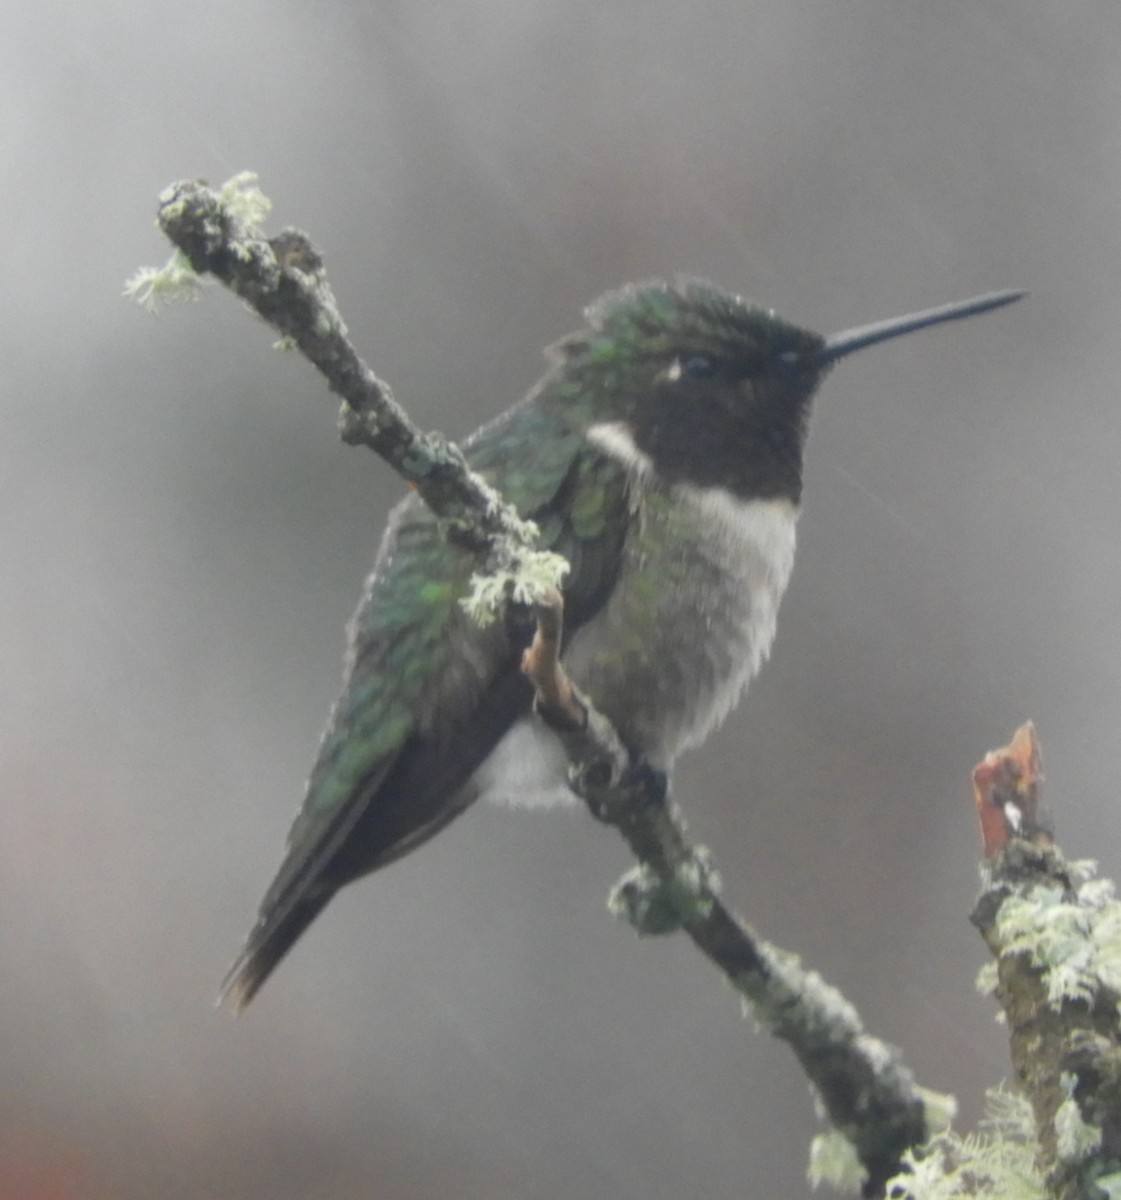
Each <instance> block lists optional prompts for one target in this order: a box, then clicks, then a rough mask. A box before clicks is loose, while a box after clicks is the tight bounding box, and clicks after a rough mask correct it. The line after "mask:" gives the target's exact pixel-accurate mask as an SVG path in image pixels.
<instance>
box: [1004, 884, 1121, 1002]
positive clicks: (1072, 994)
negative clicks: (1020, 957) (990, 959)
mask: <svg viewBox="0 0 1121 1200" xmlns="http://www.w3.org/2000/svg"><path fill="white" fill-rule="evenodd" d="M1077 865H1078V867H1079V868H1080V872H1079V873H1080V875H1081V876H1082V882H1081V883H1079V884H1078V886H1077V888H1076V889H1075V893H1074V896H1073V898H1071V897H1069V895H1068V893H1067V892H1065V891H1064V889H1063V888H1061V887H1059V886H1058V885H1056V886H1054V887H1046V888H1045V887H1036V888H1033V889H1032V890H1031V892H1030V894H1029V895H1027V896H1009V897H1008V898H1007V899H1006V900H1005V901H1004V903H1003V904H1002V905H1001V907H1000V912H999V913H998V915H997V920H996V936H997V938H998V940H999V941H1000V943H1001V945H1002V947H1003V949H1002V951H1001V953H1002V955H1015V954H1026V955H1028V956H1029V957H1030V959H1031V961H1032V963H1033V965H1035V966H1037V967H1039V968H1040V970H1041V971H1042V973H1043V980H1044V983H1045V985H1046V987H1047V999H1048V1003H1049V1004H1050V1005H1051V1007H1052V1008H1054V1009H1059V1008H1061V1006H1062V1004H1063V1002H1064V1001H1067V1000H1080V1001H1083V1002H1086V1003H1092V1002H1093V1001H1094V1000H1095V999H1096V998H1097V997H1098V996H1099V993H1100V992H1101V991H1102V990H1103V989H1106V990H1107V991H1108V992H1110V993H1112V994H1113V996H1117V995H1119V994H1121V904H1119V903H1118V901H1117V900H1116V899H1115V897H1114V895H1113V885H1112V884H1111V883H1110V881H1109V880H1106V879H1096V878H1093V877H1092V875H1091V874H1090V870H1091V868H1090V867H1089V865H1088V864H1085V863H1079V864H1077Z"/></svg>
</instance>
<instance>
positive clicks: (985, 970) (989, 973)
mask: <svg viewBox="0 0 1121 1200" xmlns="http://www.w3.org/2000/svg"><path fill="white" fill-rule="evenodd" d="M998 983H1000V972H999V971H998V970H997V965H996V963H995V962H993V961H992V960H991V959H990V960H989V962H987V963H984V964H983V965H982V966H981V968H980V970H978V972H977V978H976V979H975V980H974V984H975V986H976V988H977V990H978V991H979V992H980V993H981V995H982V996H992V995H995V994H996V988H997V984H998Z"/></svg>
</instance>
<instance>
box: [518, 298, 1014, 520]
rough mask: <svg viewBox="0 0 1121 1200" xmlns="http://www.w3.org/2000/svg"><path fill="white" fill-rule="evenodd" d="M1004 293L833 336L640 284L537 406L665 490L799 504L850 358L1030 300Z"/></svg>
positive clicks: (595, 318) (604, 315)
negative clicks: (834, 371) (828, 388)
mask: <svg viewBox="0 0 1121 1200" xmlns="http://www.w3.org/2000/svg"><path fill="white" fill-rule="evenodd" d="M1023 294H1024V293H1023V292H1016V291H1007V292H994V293H991V294H989V295H986V296H981V297H978V298H976V299H974V300H967V301H962V302H959V303H955V304H947V305H944V306H943V307H941V308H936V309H929V310H926V311H924V312H920V313H914V314H909V315H907V316H905V317H895V318H891V319H889V320H886V321H879V322H876V323H875V324H872V325H866V326H861V327H859V328H856V329H851V330H847V331H845V332H843V333H839V334H833V335H831V336H830V337H822V336H821V335H820V334H817V333H811V332H810V331H809V330H805V329H799V328H798V327H797V326H796V325H791V324H789V323H788V322H786V321H783V320H782V319H781V318H779V317H777V316H775V314H774V313H773V312H771V311H769V310H767V309H763V308H759V307H757V306H756V305H752V304H749V303H747V302H746V301H744V300H743V299H742V298H741V297H739V296H734V295H731V294H730V293H728V292H725V291H723V290H721V289H720V288H718V287H715V286H713V285H712V284H708V283H702V282H700V281H697V280H690V279H686V280H679V281H675V282H673V283H662V282H656V283H649V284H638V285H634V284H632V285H629V286H627V287H624V288H622V289H620V290H619V291H617V292H611V293H609V294H608V295H606V296H603V297H602V298H601V299H599V300H597V301H596V302H595V303H594V304H593V305H591V306H590V307H589V308H588V309H587V310H586V312H585V317H586V319H587V326H586V328H584V329H583V330H581V331H579V332H577V333H574V334H571V335H570V336H568V337H567V338H564V339H562V340H561V341H560V342H558V343H557V344H556V345H555V346H553V347H552V348H551V350H550V356H551V357H552V358H553V360H554V362H555V364H556V366H555V369H554V371H553V373H552V374H551V375H550V377H549V378H548V380H547V381H546V386H545V389H544V391H543V394H542V395H541V397H540V399H541V400H542V401H543V402H545V403H553V404H557V405H560V406H563V408H564V409H565V410H566V412H567V413H569V414H571V416H570V419H571V420H573V421H575V422H577V423H579V424H580V425H581V426H582V427H583V428H584V429H585V431H586V432H587V433H588V435H589V436H590V437H591V438H592V439H593V440H594V441H597V442H598V443H599V444H600V445H602V446H603V447H604V448H605V449H606V450H608V452H609V453H611V454H613V455H614V456H615V457H617V458H621V459H623V460H625V461H626V462H627V463H628V465H629V466H631V467H632V468H634V469H636V470H641V471H643V472H646V473H650V472H653V474H654V475H656V476H657V477H658V478H659V479H661V480H663V481H664V482H666V483H670V484H674V483H688V484H692V485H695V486H698V487H717V488H722V489H725V490H727V491H728V492H730V493H732V494H733V495H735V496H737V497H740V498H744V499H754V498H762V499H771V498H776V499H777V498H783V499H789V500H792V501H794V502H797V501H798V500H799V499H800V496H801V489H802V451H803V447H804V445H805V440H806V432H807V426H808V421H809V411H810V401H811V399H812V397H813V394H814V392H815V391H816V390H817V386H818V384H819V383H820V382H821V379H822V378H823V376H824V375H825V373H826V372H827V371H828V370H829V369H830V368H831V367H832V366H833V364H834V363H835V362H836V361H837V360H838V359H840V358H843V357H844V356H845V355H847V354H851V353H852V352H853V351H854V350H859V349H862V348H863V347H865V346H870V345H873V344H875V343H876V342H880V341H885V340H886V339H888V338H892V337H897V336H899V335H900V334H903V333H910V332H912V331H914V330H916V329H923V328H925V327H926V326H928V325H933V324H938V323H939V322H942V321H949V320H954V319H956V318H959V317H966V316H972V315H973V314H974V313H979V312H984V311H986V310H987V309H990V308H996V307H999V306H1000V305H1003V304H1008V303H1011V301H1013V300H1016V299H1019V297H1020V296H1022V295H1023Z"/></svg>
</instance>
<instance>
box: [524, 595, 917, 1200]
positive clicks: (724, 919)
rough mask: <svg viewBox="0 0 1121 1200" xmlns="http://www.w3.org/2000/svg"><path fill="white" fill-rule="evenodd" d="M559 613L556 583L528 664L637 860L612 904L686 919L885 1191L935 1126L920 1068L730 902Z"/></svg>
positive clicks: (672, 925)
mask: <svg viewBox="0 0 1121 1200" xmlns="http://www.w3.org/2000/svg"><path fill="white" fill-rule="evenodd" d="M562 615H563V601H562V600H561V597H560V595H559V594H558V595H557V596H555V597H554V598H553V601H552V603H551V604H550V605H548V606H544V605H543V606H541V607H540V608H539V610H538V627H537V636H536V637H535V638H534V643H533V646H532V647H531V648H530V650H529V651H527V652H526V657H525V660H524V661H523V670H524V671H525V672H526V674H527V675H528V676H529V678H530V680H531V682H533V684H534V686H535V688H536V692H537V696H536V703H537V707H538V711H539V712H540V713H541V715H542V716H543V717H544V718H545V720H546V722H547V723H549V724H550V725H552V726H553V727H554V728H556V729H557V730H558V735H559V736H560V738H561V740H562V741H563V743H564V745H565V749H566V752H567V754H568V758H569V763H570V772H571V778H572V780H573V786H574V787H575V788H576V790H577V791H579V792H580V794H581V795H582V797H583V798H584V800H585V801H586V802H587V804H588V806H589V808H590V809H591V811H592V813H593V814H594V815H595V816H596V817H598V818H599V819H600V820H601V821H604V822H605V823H607V824H609V825H612V826H614V827H615V828H616V829H617V830H618V831H619V832H620V833H621V834H622V836H623V837H624V838H625V839H626V842H627V844H628V845H629V846H630V848H631V850H632V852H633V853H634V855H635V857H636V858H637V859H638V860H639V866H638V867H637V868H636V869H635V870H633V871H631V872H629V873H628V874H627V875H626V876H625V877H624V878H623V880H621V881H620V883H619V884H618V885H617V886H616V888H615V890H614V892H613V894H612V900H611V906H612V909H613V910H614V911H615V912H616V913H617V914H618V915H620V916H623V917H625V918H626V919H627V920H629V921H630V922H631V924H633V925H634V926H635V928H636V929H637V930H638V931H639V933H644V934H660V933H669V932H672V931H673V930H675V929H679V928H680V929H684V930H685V932H686V933H687V934H688V935H689V937H690V938H691V939H692V940H693V942H694V944H695V945H696V946H697V947H698V949H699V950H700V951H701V953H702V954H704V955H705V957H707V958H708V959H709V960H710V961H711V962H712V963H714V964H715V965H716V966H717V967H718V968H719V969H720V971H722V972H723V974H724V976H725V977H726V978H727V979H728V981H729V982H730V983H731V984H732V986H733V987H734V988H735V989H736V990H737V991H738V992H739V993H740V995H741V996H742V997H743V998H744V1000H745V1001H746V1002H747V1004H748V1005H749V1007H750V1011H751V1013H752V1015H753V1016H754V1018H755V1019H756V1020H757V1021H758V1022H759V1024H760V1025H762V1026H763V1027H764V1028H766V1029H768V1030H769V1031H770V1032H771V1033H773V1034H774V1035H775V1036H776V1037H778V1038H781V1039H782V1040H783V1041H785V1042H787V1043H788V1044H789V1045H790V1047H791V1048H792V1049H793V1051H794V1053H795V1055H796V1056H797V1058H798V1061H799V1062H800V1063H801V1064H802V1068H803V1070H804V1071H805V1072H806V1074H807V1075H808V1076H809V1078H810V1081H811V1082H812V1083H813V1084H814V1087H815V1088H816V1089H817V1092H818V1095H819V1097H820V1098H821V1102H822V1104H823V1106H824V1108H825V1111H826V1113H827V1114H828V1117H829V1120H830V1122H831V1123H832V1124H833V1126H834V1128H836V1129H837V1130H838V1131H840V1132H841V1133H842V1134H843V1135H844V1137H845V1138H847V1139H848V1141H849V1142H850V1143H851V1145H852V1147H853V1148H854V1149H855V1151H856V1155H857V1157H858V1158H859V1160H860V1163H861V1165H862V1166H863V1168H864V1171H865V1175H866V1182H865V1194H866V1195H870V1196H877V1195H881V1194H882V1191H883V1185H884V1183H885V1182H886V1181H887V1180H888V1179H890V1178H891V1177H892V1176H893V1175H896V1174H897V1173H898V1172H899V1170H900V1160H901V1158H902V1156H903V1154H904V1152H905V1151H906V1150H907V1149H908V1148H910V1147H912V1146H915V1145H917V1144H919V1143H921V1142H923V1141H924V1140H925V1139H926V1138H927V1137H928V1136H929V1133H930V1130H929V1129H928V1127H927V1120H926V1112H925V1106H924V1101H923V1096H922V1093H921V1092H920V1089H919V1088H918V1086H917V1085H916V1083H915V1080H914V1077H913V1076H912V1074H911V1072H910V1071H909V1070H908V1069H907V1068H906V1067H905V1066H904V1065H903V1062H902V1060H901V1058H900V1055H899V1052H898V1051H897V1050H895V1049H894V1048H893V1047H891V1046H889V1045H887V1044H886V1043H885V1042H882V1041H880V1040H879V1039H878V1038H875V1037H872V1036H871V1035H870V1034H868V1033H866V1032H865V1031H864V1028H863V1026H862V1025H861V1022H860V1018H859V1016H858V1015H857V1012H856V1010H855V1009H854V1008H853V1007H852V1005H851V1004H849V1002H848V1001H847V1000H846V999H845V998H844V997H843V996H842V995H841V993H840V992H839V991H837V989H836V988H833V987H831V986H829V985H828V984H827V983H825V981H824V980H823V979H822V978H821V977H820V976H819V975H818V974H817V973H816V972H813V971H806V970H804V969H803V968H802V966H801V965H800V963H799V962H798V959H797V958H796V957H795V956H794V955H792V954H788V953H786V952H784V951H781V950H779V949H777V948H776V947H774V946H772V945H770V944H769V943H768V942H766V941H764V940H763V939H762V938H760V937H759V935H758V934H757V933H756V932H755V931H754V930H753V929H752V928H751V926H749V925H747V924H746V923H744V922H742V921H740V920H738V919H737V918H736V917H735V916H734V915H733V914H732V913H731V912H730V911H729V910H728V909H727V908H726V907H725V905H724V903H723V901H722V900H721V899H720V895H719V889H720V879H719V875H718V874H717V872H716V870H715V868H714V866H713V865H712V862H711V858H710V855H709V853H708V851H707V850H706V849H705V848H704V847H702V846H694V845H692V844H691V843H690V841H689V839H688V835H687V832H686V828H685V822H684V820H683V819H682V817H681V813H680V811H679V810H678V808H677V806H676V805H675V804H674V803H673V801H672V799H671V798H670V796H669V791H668V786H667V781H666V780H665V778H664V777H663V776H660V775H657V774H656V773H654V772H651V771H649V770H643V769H642V768H641V766H638V767H636V766H634V765H633V764H631V763H630V762H629V759H628V757H627V754H626V751H625V750H624V749H623V747H622V745H621V744H620V742H619V739H618V738H617V736H616V735H615V732H614V730H613V729H612V728H611V726H610V723H609V722H608V721H607V720H606V718H605V717H603V715H602V714H600V713H599V712H598V711H597V710H596V709H595V708H594V707H593V706H592V705H591V704H590V703H589V701H588V700H587V698H586V697H584V696H582V695H581V694H580V693H579V692H578V691H577V689H576V688H575V685H574V684H573V683H572V682H571V680H569V678H568V676H567V674H566V672H565V670H564V666H563V664H562V663H561V661H560V654H559V647H560V644H561V620H562Z"/></svg>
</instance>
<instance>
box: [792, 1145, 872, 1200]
mask: <svg viewBox="0 0 1121 1200" xmlns="http://www.w3.org/2000/svg"><path fill="white" fill-rule="evenodd" d="M806 1178H807V1179H808V1180H809V1181H810V1183H811V1184H812V1185H813V1186H814V1187H815V1188H816V1187H820V1186H821V1184H823V1183H824V1184H828V1186H829V1187H831V1188H834V1189H836V1191H838V1192H859V1191H861V1189H862V1188H863V1187H864V1182H865V1180H866V1179H867V1178H868V1172H867V1171H865V1169H864V1167H863V1166H862V1164H861V1162H860V1159H859V1158H858V1157H857V1153H856V1148H855V1147H854V1146H853V1144H852V1142H850V1141H849V1140H848V1138H847V1137H845V1135H844V1134H843V1133H841V1132H840V1131H839V1130H836V1129H828V1130H826V1131H825V1133H819V1134H818V1135H817V1136H816V1137H815V1138H814V1140H813V1141H812V1142H811V1143H810V1165H809V1167H808V1168H807V1169H806Z"/></svg>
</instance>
